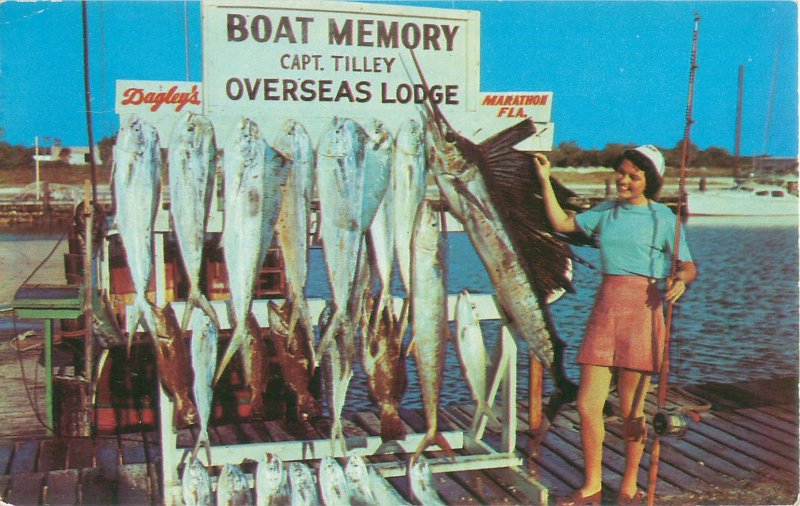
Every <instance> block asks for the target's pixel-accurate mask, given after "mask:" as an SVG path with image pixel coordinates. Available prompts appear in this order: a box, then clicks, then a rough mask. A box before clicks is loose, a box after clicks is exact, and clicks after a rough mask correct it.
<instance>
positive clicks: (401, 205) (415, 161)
mask: <svg viewBox="0 0 800 506" xmlns="http://www.w3.org/2000/svg"><path fill="white" fill-rule="evenodd" d="M426 177H427V165H426V158H425V132H424V130H423V128H422V127H421V126H420V124H419V123H418V122H417V121H415V120H413V119H409V120H407V121H406V122H404V123H403V124H402V125H401V126H400V130H399V131H398V132H397V140H396V142H395V150H394V161H393V164H392V193H393V195H392V199H393V204H394V206H393V212H392V214H393V219H394V234H395V238H394V241H395V253H396V254H397V265H398V268H399V269H400V279H401V280H402V281H403V285H404V286H405V288H406V293H410V291H411V236H412V234H413V230H414V218H415V217H416V216H417V209H418V208H419V206H420V203H421V202H422V199H423V198H425V178H426Z"/></svg>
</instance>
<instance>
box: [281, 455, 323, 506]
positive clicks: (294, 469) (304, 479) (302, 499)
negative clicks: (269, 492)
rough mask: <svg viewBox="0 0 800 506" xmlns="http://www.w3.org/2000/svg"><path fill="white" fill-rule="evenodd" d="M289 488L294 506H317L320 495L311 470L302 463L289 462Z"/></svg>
mask: <svg viewBox="0 0 800 506" xmlns="http://www.w3.org/2000/svg"><path fill="white" fill-rule="evenodd" d="M288 472H289V487H290V489H291V491H292V506H317V505H319V504H320V502H319V493H318V492H317V485H316V484H315V483H314V475H313V474H311V469H309V468H308V466H307V465H305V464H303V463H302V462H289V469H288Z"/></svg>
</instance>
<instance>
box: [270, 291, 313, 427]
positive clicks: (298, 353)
mask: <svg viewBox="0 0 800 506" xmlns="http://www.w3.org/2000/svg"><path fill="white" fill-rule="evenodd" d="M284 308H286V309H284ZM284 308H281V307H280V306H278V304H277V303H275V302H274V301H270V302H269V304H268V306H267V320H268V321H269V328H270V333H269V336H270V338H271V339H272V342H273V344H274V346H275V354H276V355H277V359H278V364H280V367H281V372H282V373H283V375H282V376H283V381H284V382H285V383H286V385H287V386H288V387H289V388H290V389H291V390H292V392H294V394H295V395H296V396H297V409H298V411H299V412H300V415H301V417H306V418H309V417H316V416H319V415H320V414H322V407H321V406H320V405H319V402H318V401H317V399H315V398H314V396H313V395H312V394H311V392H309V391H308V385H309V383H310V381H311V371H312V370H313V366H312V364H311V363H310V359H309V355H310V353H309V349H308V348H309V344H308V340H307V339H306V338H305V335H306V334H307V333H310V331H309V330H308V329H305V322H304V321H302V320H301V321H298V322H297V327H296V328H295V330H294V332H292V333H291V334H290V333H289V316H288V314H289V313H291V312H292V308H291V303H290V302H289V301H288V300H287V301H286V303H285V304H284Z"/></svg>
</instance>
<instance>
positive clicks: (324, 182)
mask: <svg viewBox="0 0 800 506" xmlns="http://www.w3.org/2000/svg"><path fill="white" fill-rule="evenodd" d="M365 138H366V133H365V132H364V129H363V128H361V127H360V126H359V125H358V124H357V123H356V122H355V121H353V120H350V119H347V118H339V117H337V118H334V119H333V122H332V123H331V126H330V127H329V128H328V130H327V131H326V132H325V134H324V135H323V137H322V140H321V141H320V144H319V147H318V148H317V171H316V174H317V193H318V194H319V203H320V212H321V219H320V234H321V236H322V249H323V251H324V254H325V265H326V267H327V271H328V279H329V280H330V284H331V292H332V294H333V302H334V304H335V306H336V311H335V312H334V314H333V316H332V320H331V325H330V327H329V330H328V332H327V333H325V334H322V335H321V337H320V343H319V345H318V347H317V351H316V353H317V355H321V354H322V353H323V352H324V350H325V348H326V347H327V346H328V345H329V344H330V343H331V339H332V337H333V334H334V333H336V332H338V331H339V329H340V327H341V329H342V333H341V337H342V344H343V345H344V347H343V350H342V351H343V352H344V354H345V356H346V357H347V359H348V360H349V361H351V362H352V361H353V360H354V359H355V355H356V344H355V341H356V336H355V324H354V322H353V321H352V319H351V318H350V314H349V310H350V304H351V303H350V301H351V295H352V289H353V282H354V276H355V274H356V272H357V271H358V259H359V256H360V255H359V249H360V247H361V242H362V233H363V231H364V228H363V226H362V201H363V194H364V187H363V173H364V158H365V157H364V145H365Z"/></svg>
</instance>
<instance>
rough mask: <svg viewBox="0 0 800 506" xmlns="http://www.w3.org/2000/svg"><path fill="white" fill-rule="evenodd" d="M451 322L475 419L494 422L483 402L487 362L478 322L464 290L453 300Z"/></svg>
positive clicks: (485, 392)
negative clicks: (484, 416) (454, 329)
mask: <svg viewBox="0 0 800 506" xmlns="http://www.w3.org/2000/svg"><path fill="white" fill-rule="evenodd" d="M455 319H456V339H455V341H456V350H458V360H459V362H461V370H462V371H463V372H464V377H465V378H466V379H467V385H469V390H470V393H471V394H472V400H474V401H475V417H476V418H477V417H479V416H481V415H484V414H485V415H487V416H488V417H490V418H492V419H494V420H495V421H496V420H497V417H495V415H494V412H493V411H492V410H491V408H489V405H488V404H487V400H486V396H487V387H486V366H487V364H488V363H489V359H488V357H487V354H486V346H485V344H484V341H483V332H481V322H480V320H479V319H478V314H477V312H476V309H475V304H473V303H472V301H471V300H470V298H469V293H468V292H467V291H466V290H464V291H462V292H461V293H460V294H458V299H456V311H455Z"/></svg>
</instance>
